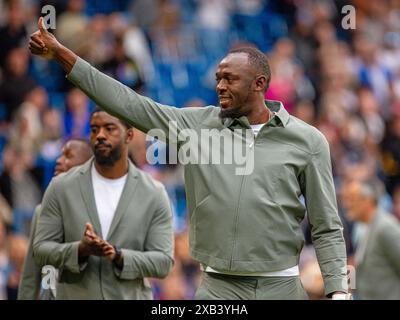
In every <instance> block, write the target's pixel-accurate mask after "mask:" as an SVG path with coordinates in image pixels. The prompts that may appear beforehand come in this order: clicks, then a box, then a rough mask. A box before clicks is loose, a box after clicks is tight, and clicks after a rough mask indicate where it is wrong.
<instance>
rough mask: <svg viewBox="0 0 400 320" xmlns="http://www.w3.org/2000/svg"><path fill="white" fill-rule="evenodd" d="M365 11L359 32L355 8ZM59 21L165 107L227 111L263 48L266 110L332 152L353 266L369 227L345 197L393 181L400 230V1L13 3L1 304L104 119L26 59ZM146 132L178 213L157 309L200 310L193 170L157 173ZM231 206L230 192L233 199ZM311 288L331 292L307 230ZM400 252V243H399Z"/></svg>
mask: <svg viewBox="0 0 400 320" xmlns="http://www.w3.org/2000/svg"><path fill="white" fill-rule="evenodd" d="M349 3H350V4H352V5H353V6H354V7H355V8H356V25H355V27H356V28H355V29H345V28H343V26H342V23H341V22H342V19H343V17H344V15H345V14H343V13H342V11H341V10H342V7H343V6H344V5H346V4H349ZM46 4H51V5H53V6H54V7H55V9H56V17H57V18H56V29H55V30H53V31H54V33H55V35H56V36H57V38H58V39H59V40H60V42H62V43H63V44H64V45H66V46H67V47H69V48H70V49H72V50H73V51H75V52H76V53H77V54H79V55H80V56H81V57H83V58H84V59H86V60H87V61H89V62H90V63H91V64H93V65H94V66H96V67H97V68H99V69H100V70H102V71H103V72H105V73H107V74H109V75H110V76H112V77H114V78H115V79H117V80H119V81H120V82H122V83H124V84H125V85H127V86H129V87H131V88H132V89H134V90H137V91H138V92H140V93H142V94H145V95H148V96H150V97H152V98H153V99H154V100H156V101H159V102H161V103H164V104H169V105H175V106H178V107H201V106H204V105H209V104H213V105H216V104H217V96H216V94H215V90H214V85H215V80H214V71H215V67H216V65H217V63H218V62H219V60H220V59H221V58H222V57H223V56H224V55H225V54H226V53H227V51H228V50H229V49H231V48H234V47H239V46H244V45H246V46H249V45H255V46H257V47H258V48H259V49H261V50H262V51H264V52H265V53H266V54H267V55H268V57H269V62H270V64H271V70H272V81H271V84H270V88H269V90H268V92H267V95H266V97H267V98H268V99H275V100H280V101H282V102H283V103H284V105H285V107H286V109H287V110H288V111H289V112H290V113H291V114H293V115H295V116H297V117H299V118H300V119H302V120H303V121H305V122H307V123H309V124H312V125H314V126H316V127H317V128H318V129H319V130H321V131H322V132H323V134H324V135H325V137H326V138H327V139H328V141H329V143H330V150H331V157H332V164H333V174H334V180H335V185H336V192H337V198H338V206H339V214H340V216H341V218H342V221H343V224H344V235H345V239H346V245H347V253H348V257H349V264H352V261H353V256H354V252H355V249H356V248H357V244H358V240H359V237H360V235H361V234H362V232H363V225H362V224H360V223H355V222H353V221H350V220H349V219H348V217H347V216H346V209H345V207H344V206H343V196H344V192H343V190H345V188H346V185H347V184H349V183H350V182H351V181H354V180H368V179H370V178H375V179H378V180H379V181H381V183H382V185H383V186H384V187H383V188H382V193H381V195H380V198H379V206H380V208H382V209H383V210H385V211H386V212H387V214H391V215H394V216H396V217H397V218H398V219H400V59H399V58H398V57H399V54H400V1H396V0H369V1H362V0H357V1H356V0H354V1H340V0H336V1H334V0H318V1H317V0H280V1H273V0H218V1H215V0H118V1H108V0H107V1H96V0H86V1H84V0H53V1H40V0H2V1H0V154H1V157H0V158H1V160H0V192H1V193H0V299H14V298H15V297H16V292H17V288H18V282H19V276H20V272H21V269H22V264H23V259H24V256H25V252H26V248H27V237H28V236H29V226H30V221H31V217H32V213H33V210H34V208H35V206H36V205H37V204H38V203H40V201H41V198H42V195H43V192H44V190H45V189H46V186H47V185H48V183H49V181H50V180H51V178H52V176H53V171H54V165H55V159H56V157H57V156H58V155H59V154H60V152H61V146H62V145H63V143H64V142H65V141H66V140H67V139H69V138H71V137H82V138H87V137H88V134H89V123H88V118H89V115H90V112H91V110H92V109H93V108H94V107H95V105H94V104H93V102H92V101H90V100H89V98H88V97H86V96H85V95H84V94H83V93H82V92H81V91H80V90H78V89H76V88H74V87H73V86H72V85H71V84H69V82H68V81H67V80H66V79H65V74H64V73H63V71H62V70H61V69H60V67H59V66H58V65H57V64H55V63H53V62H48V61H45V60H43V59H40V58H36V57H32V56H31V55H29V52H28V50H27V42H28V38H29V34H30V33H32V32H34V31H35V30H36V23H37V18H38V17H39V16H40V15H41V8H42V7H43V6H44V5H46ZM148 143H149V142H148V141H146V139H145V135H144V134H143V133H141V132H139V131H136V132H135V139H134V141H133V143H132V145H131V156H132V158H133V160H134V162H135V163H136V165H137V166H138V167H139V168H141V169H143V170H145V171H147V172H149V173H151V174H152V175H153V177H155V178H156V179H158V180H160V181H161V182H163V183H164V184H165V186H166V188H167V191H168V193H169V196H170V199H171V203H172V205H173V211H174V228H175V246H176V248H175V258H176V263H175V265H174V268H173V271H172V272H171V274H170V275H169V276H168V277H167V278H166V279H164V280H154V281H153V287H154V292H155V298H156V299H191V298H192V297H193V294H194V290H195V288H196V287H197V285H198V281H199V277H200V271H199V267H198V265H197V263H195V262H193V261H192V260H191V258H190V257H189V255H188V237H187V213H186V202H185V191H184V180H183V173H182V172H183V171H182V167H181V166H179V165H150V164H149V163H148V162H147V159H146V146H147V144H148ZM222 192H223V190H222ZM303 224H304V233H305V239H306V245H305V248H304V251H303V254H302V259H301V261H300V269H301V276H302V281H303V284H304V287H305V288H306V289H307V291H308V293H309V295H310V297H311V298H313V299H321V298H323V283H322V278H321V276H320V273H319V268H318V264H317V262H316V258H315V253H314V252H313V249H312V246H311V240H310V232H309V227H308V226H307V221H306V219H305V220H304V222H303ZM399 241H400V239H399Z"/></svg>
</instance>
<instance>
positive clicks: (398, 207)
mask: <svg viewBox="0 0 400 320" xmlns="http://www.w3.org/2000/svg"><path fill="white" fill-rule="evenodd" d="M393 214H394V216H395V217H396V218H397V220H399V222H400V185H399V186H397V187H396V188H395V189H394V191H393Z"/></svg>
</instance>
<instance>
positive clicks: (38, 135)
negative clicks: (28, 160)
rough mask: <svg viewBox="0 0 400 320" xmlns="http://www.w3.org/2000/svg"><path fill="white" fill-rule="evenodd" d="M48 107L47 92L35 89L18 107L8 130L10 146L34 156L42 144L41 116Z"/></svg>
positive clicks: (42, 89) (39, 88)
mask: <svg viewBox="0 0 400 320" xmlns="http://www.w3.org/2000/svg"><path fill="white" fill-rule="evenodd" d="M47 107H48V97H47V92H46V90H45V89H44V88H42V87H35V88H34V89H33V90H31V91H30V92H29V93H28V94H27V95H26V98H25V101H24V102H23V103H22V104H21V105H20V106H19V108H18V111H17V113H16V117H15V119H14V121H13V124H12V126H11V129H10V137H9V141H10V144H11V145H13V146H14V147H15V148H16V149H21V150H24V151H26V152H29V153H32V154H36V153H37V152H38V150H39V149H40V145H41V143H42V114H43V112H44V110H45V109H46V108H47Z"/></svg>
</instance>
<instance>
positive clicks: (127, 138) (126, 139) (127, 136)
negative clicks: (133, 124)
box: [125, 128, 134, 143]
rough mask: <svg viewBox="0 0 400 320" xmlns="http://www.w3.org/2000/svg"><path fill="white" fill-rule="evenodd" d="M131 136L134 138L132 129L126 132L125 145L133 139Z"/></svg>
mask: <svg viewBox="0 0 400 320" xmlns="http://www.w3.org/2000/svg"><path fill="white" fill-rule="evenodd" d="M133 136H134V133H133V128H130V129H128V130H126V138H125V142H126V143H129V142H131V141H132V139H133Z"/></svg>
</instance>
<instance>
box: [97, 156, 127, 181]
mask: <svg viewBox="0 0 400 320" xmlns="http://www.w3.org/2000/svg"><path fill="white" fill-rule="evenodd" d="M94 166H95V168H96V171H97V172H98V173H99V174H100V175H101V176H103V177H104V178H107V179H118V178H121V177H123V176H124V175H126V174H127V172H128V159H126V158H124V157H121V159H120V160H118V161H117V162H116V163H115V164H114V165H112V166H104V165H100V164H98V163H97V162H96V160H95V161H94Z"/></svg>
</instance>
